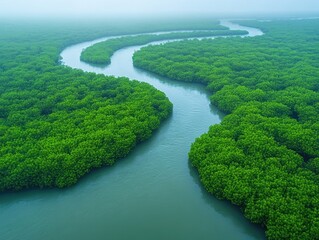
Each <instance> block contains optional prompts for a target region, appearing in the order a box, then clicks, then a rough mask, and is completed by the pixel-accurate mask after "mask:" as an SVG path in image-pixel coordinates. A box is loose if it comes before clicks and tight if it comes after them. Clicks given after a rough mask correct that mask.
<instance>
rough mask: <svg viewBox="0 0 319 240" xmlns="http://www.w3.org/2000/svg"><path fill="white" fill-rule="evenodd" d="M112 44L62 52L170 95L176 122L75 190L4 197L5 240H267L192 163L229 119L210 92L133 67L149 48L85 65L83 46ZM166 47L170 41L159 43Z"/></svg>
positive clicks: (73, 62)
mask: <svg viewBox="0 0 319 240" xmlns="http://www.w3.org/2000/svg"><path fill="white" fill-rule="evenodd" d="M221 24H222V25H224V26H227V27H229V28H230V29H231V30H232V29H234V30H247V31H248V32H249V34H248V35H247V36H251V37H254V36H258V35H262V34H263V33H262V32H261V31H260V30H259V29H254V28H248V27H243V26H240V25H237V24H233V23H230V22H228V21H221ZM106 39H109V38H101V39H98V40H95V41H90V42H85V43H80V44H76V45H73V46H70V47H68V48H66V49H65V50H64V51H63V52H62V53H61V57H62V62H63V64H65V65H67V66H70V67H72V68H77V69H82V70H84V71H88V72H95V73H102V74H105V75H114V76H124V77H128V78H130V79H137V80H139V81H143V82H147V83H149V84H151V85H153V86H154V87H156V88H157V89H159V90H161V91H163V92H164V93H165V94H166V95H167V96H168V98H169V99H170V101H171V102H172V103H173V105H174V109H173V114H172V116H171V117H170V118H169V119H168V120H167V121H165V122H164V123H163V124H162V125H161V127H160V129H159V130H158V131H156V132H155V133H154V136H153V137H152V138H151V139H149V140H147V141H146V142H144V143H142V144H140V145H139V146H137V147H136V148H135V149H134V150H133V151H132V152H131V154H129V156H128V157H126V158H125V159H122V160H120V161H118V162H117V164H115V166H113V167H106V168H103V169H99V170H97V171H95V172H93V173H91V174H89V175H88V176H86V177H84V178H83V179H81V180H80V181H79V182H78V183H77V184H76V185H75V186H74V187H71V188H68V189H64V190H58V189H50V190H45V191H43V190H32V191H26V192H20V193H12V194H5V195H3V196H2V197H1V203H0V213H1V214H0V224H1V228H0V239H6V240H18V239H19V240H20V239H24V240H38V239H39V240H40V239H41V240H43V239H47V240H51V239H52V240H58V239H59V240H60V239H76V240H84V239H85V240H86V239H92V240H99V239H101V240H102V239H103V240H104V239H110V240H128V239H130V240H135V239H136V240H173V239H174V240H195V239H198V240H206V239H207V240H208V239H217V240H218V239H221V240H223V239H229V240H249V239H264V238H265V235H264V231H263V230H262V229H261V228H260V227H259V226H256V225H254V224H251V223H250V222H249V221H248V220H247V219H245V218H244V216H243V214H242V213H241V211H240V210H239V209H238V208H237V207H235V206H233V205H231V204H230V203H229V202H226V201H220V200H217V199H215V198H214V197H212V196H210V195H209V194H207V192H206V191H205V189H203V188H202V186H201V184H200V182H199V179H198V176H197V173H196V171H195V170H194V169H193V168H192V167H191V166H190V165H189V163H188V157H187V154H188V151H189V149H190V145H191V143H192V142H194V140H195V138H196V137H199V136H200V135H201V134H203V133H204V132H207V130H208V128H209V126H210V125H212V124H217V123H219V122H220V121H221V118H222V115H221V114H220V113H219V112H218V110H217V109H216V108H214V107H212V106H211V105H210V101H209V93H208V92H207V91H206V90H205V88H204V86H202V85H199V84H191V83H183V82H177V81H173V80H170V79H166V78H162V77H159V76H156V75H154V74H150V73H147V72H145V71H142V70H139V69H136V68H134V67H133V62H132V55H133V54H134V52H135V51H138V50H139V49H140V48H141V47H143V46H134V47H128V48H124V49H121V50H119V51H117V52H115V54H114V55H113V57H112V59H111V64H110V65H109V66H107V67H105V68H99V67H94V66H90V65H88V64H86V63H83V62H81V61H80V54H81V51H82V50H83V49H84V48H86V47H88V46H91V45H92V44H95V43H97V42H101V41H104V40H106ZM164 42H168V41H161V42H156V43H152V44H159V43H164ZM144 46H145V45H144Z"/></svg>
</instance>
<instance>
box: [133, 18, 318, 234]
mask: <svg viewBox="0 0 319 240" xmlns="http://www.w3.org/2000/svg"><path fill="white" fill-rule="evenodd" d="M245 24H246V25H250V26H253V27H259V28H261V29H262V30H263V31H264V32H266V34H265V35H264V36H261V37H255V38H244V39H243V38H239V37H238V38H231V39H215V40H200V41H199V40H191V41H183V42H178V43H177V42H176V43H169V44H165V45H159V46H150V47H146V48H143V49H142V50H141V51H139V52H137V53H135V55H134V64H135V66H137V67H140V68H143V69H146V70H148V71H151V72H154V73H157V74H160V75H163V76H166V77H169V78H171V79H175V80H180V81H189V82H200V83H203V84H205V85H207V88H208V89H209V90H210V91H211V92H212V95H211V102H212V103H213V104H214V105H216V106H218V108H219V109H221V110H222V111H224V112H225V113H228V115H227V116H226V117H225V118H224V119H223V121H222V122H221V124H219V125H214V126H212V127H210V129H209V131H208V133H206V134H204V135H202V136H201V137H199V138H198V139H196V141H195V142H194V143H193V145H192V147H191V150H190V153H189V158H190V161H191V162H192V164H193V165H194V166H195V167H196V168H197V169H198V171H199V174H200V178H201V181H202V183H203V184H204V186H205V187H206V189H207V190H208V191H209V192H210V193H212V194H213V195H215V196H216V197H218V198H221V199H228V200H230V201H231V202H232V203H234V204H236V205H238V206H240V208H241V209H242V210H243V212H244V214H245V216H246V217H247V218H249V219H250V220H251V221H252V222H254V223H259V224H261V225H262V226H264V227H265V228H266V234H267V237H268V238H269V239H296V240H297V239H319V197H318V196H319V175H318V174H319V137H318V136H319V124H318V119H319V92H318V91H319V48H318V46H319V37H318V36H319V29H318V24H319V21H318V20H303V21H273V22H252V21H249V22H245Z"/></svg>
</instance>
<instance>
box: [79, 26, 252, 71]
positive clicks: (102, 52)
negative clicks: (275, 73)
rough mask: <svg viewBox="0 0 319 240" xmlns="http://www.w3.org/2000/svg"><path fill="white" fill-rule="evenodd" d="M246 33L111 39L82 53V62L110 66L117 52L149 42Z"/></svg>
mask: <svg viewBox="0 0 319 240" xmlns="http://www.w3.org/2000/svg"><path fill="white" fill-rule="evenodd" d="M247 33H248V32H246V31H240V30H236V31H230V30H218V31H192V32H175V33H164V34H147V35H138V36H127V37H120V38H115V39H109V40H106V41H104V42H100V43H97V44H94V45H93V46H90V47H88V48H86V49H84V50H83V52H82V53H81V61H84V62H87V63H90V64H99V65H108V64H110V63H111V57H112V55H113V54H114V52H115V51H117V50H119V49H121V48H124V47H129V46H136V45H144V44H147V43H149V42H155V41H161V40H174V39H185V38H194V37H196V38H204V37H214V36H230V35H234V36H236V35H245V34H247Z"/></svg>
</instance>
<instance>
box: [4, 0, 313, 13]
mask: <svg viewBox="0 0 319 240" xmlns="http://www.w3.org/2000/svg"><path fill="white" fill-rule="evenodd" d="M281 12H287V13H296V12H297V13H298V12H317V13H318V12H319V0H0V16H11V17H14V16H18V17H21V16H65V15H72V16H73V15H76V16H88V15H91V16H104V15H124V14H125V15H139V14H148V15H152V14H155V15H160V14H171V15H172V14H175V13H176V14H178V15H183V14H185V15H186V14H198V13H202V14H209V13H212V14H214V13H216V14H223V13H226V14H232V13H234V14H241V13H253V14H258V13H281Z"/></svg>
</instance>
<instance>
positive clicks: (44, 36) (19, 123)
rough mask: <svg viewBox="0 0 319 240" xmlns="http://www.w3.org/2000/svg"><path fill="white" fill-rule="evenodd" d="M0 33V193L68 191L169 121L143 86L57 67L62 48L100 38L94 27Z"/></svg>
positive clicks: (167, 108) (165, 108)
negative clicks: (31, 189) (95, 169)
mask: <svg viewBox="0 0 319 240" xmlns="http://www.w3.org/2000/svg"><path fill="white" fill-rule="evenodd" d="M0 26H1V27H0V53H1V58H0V86H1V88H0V192H1V191H7V190H21V189H25V188H34V187H40V188H43V187H66V186H70V185H72V184H74V183H76V181H77V180H78V179H79V178H80V177H81V176H83V175H84V174H86V173H88V172H89V171H91V170H92V169H94V168H98V167H101V166H103V165H112V164H113V163H114V162H115V161H116V160H118V159H120V158H122V157H124V156H126V155H127V154H128V153H129V152H130V151H131V150H132V148H133V147H134V146H135V145H136V144H137V143H139V142H140V141H143V140H145V139H147V138H149V137H150V136H151V134H152V132H153V131H154V130H155V129H157V128H158V127H159V125H160V123H161V122H162V121H163V120H164V119H165V118H167V117H168V116H169V114H170V112H171V109H172V105H171V103H170V102H169V100H168V99H167V98H166V96H165V95H164V94H163V93H161V92H160V91H158V90H156V89H155V88H153V87H152V86H150V85H148V84H146V83H140V82H137V81H129V80H128V79H126V78H114V77H105V76H104V75H96V74H92V73H84V72H82V71H79V70H73V69H70V68H68V67H64V66H59V65H58V59H59V52H60V50H61V49H62V48H63V47H64V46H66V45H68V44H70V43H72V42H78V41H84V40H86V39H88V38H92V37H98V35H99V34H102V33H103V34H107V33H108V32H107V31H105V30H104V31H101V29H100V28H101V26H99V27H93V25H91V28H92V29H91V30H90V29H86V28H85V26H82V27H84V29H86V30H87V31H83V29H81V28H80V27H79V28H76V27H75V26H73V25H70V26H59V25H55V26H50V25H49V24H48V25H46V26H37V27H36V26H35V25H34V24H33V25H32V26H31V25H28V24H15V25H14V24H13V26H14V27H11V24H9V23H3V24H1V25H0ZM81 32H85V34H84V33H83V34H80V33H81ZM95 32H97V33H95ZM119 33H121V32H119Z"/></svg>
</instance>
